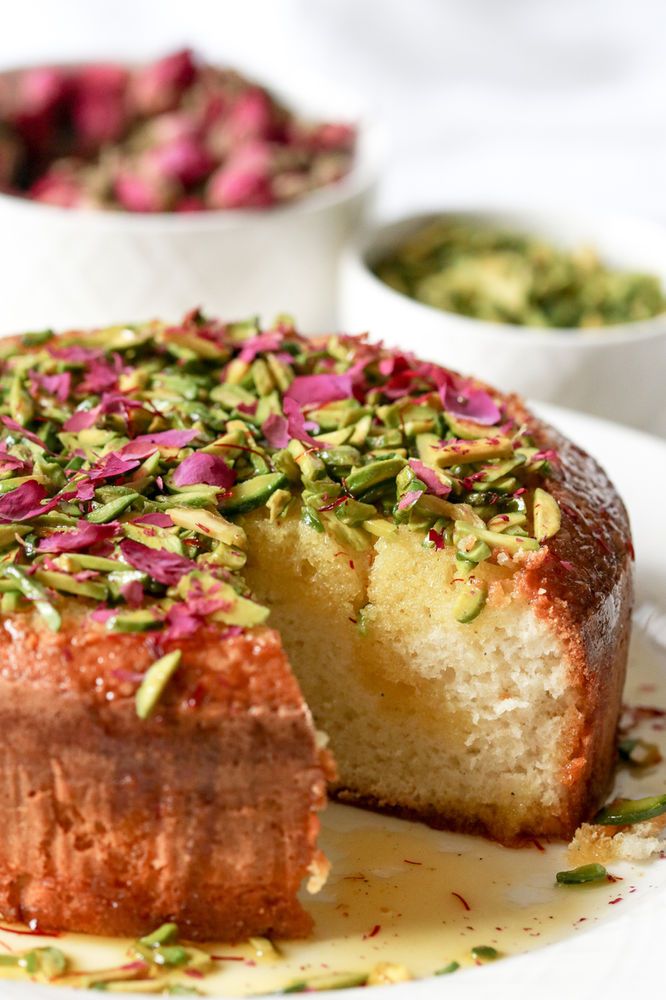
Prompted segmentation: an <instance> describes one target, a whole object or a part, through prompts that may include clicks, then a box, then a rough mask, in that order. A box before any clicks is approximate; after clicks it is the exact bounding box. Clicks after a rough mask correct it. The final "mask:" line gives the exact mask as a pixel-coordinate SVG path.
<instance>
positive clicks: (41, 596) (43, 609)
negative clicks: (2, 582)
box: [0, 565, 62, 632]
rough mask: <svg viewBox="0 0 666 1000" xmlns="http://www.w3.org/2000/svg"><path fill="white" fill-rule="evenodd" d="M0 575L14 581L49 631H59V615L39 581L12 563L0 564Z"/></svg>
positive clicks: (60, 622)
mask: <svg viewBox="0 0 666 1000" xmlns="http://www.w3.org/2000/svg"><path fill="white" fill-rule="evenodd" d="M0 576H6V577H9V578H10V579H11V580H12V581H13V582H14V583H16V586H17V587H18V589H19V590H20V591H21V593H22V594H23V596H24V597H26V598H27V599H28V600H29V601H32V602H33V603H34V605H35V609H36V611H37V612H38V613H39V614H40V615H41V616H42V618H43V619H44V621H45V622H46V624H47V625H48V627H49V628H50V629H51V631H52V632H58V631H59V629H60V625H61V624H62V621H61V618H60V615H59V614H58V612H57V611H56V609H55V608H54V606H53V604H52V603H51V602H50V601H49V599H48V596H47V594H46V591H45V590H44V588H43V587H42V586H41V585H40V584H39V583H37V582H35V581H34V580H32V579H31V578H30V577H28V576H26V575H25V573H24V572H23V570H21V569H20V568H19V567H18V566H13V565H4V566H0Z"/></svg>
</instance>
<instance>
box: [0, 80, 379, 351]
mask: <svg viewBox="0 0 666 1000" xmlns="http://www.w3.org/2000/svg"><path fill="white" fill-rule="evenodd" d="M269 86H270V84H269ZM271 89H275V88H271ZM279 95H280V97H281V98H282V99H284V101H285V102H286V103H287V105H288V106H289V107H293V108H296V109H297V110H299V111H300V112H302V113H303V114H305V115H307V116H311V117H314V118H320V119H327V118H329V119H332V120H336V119H338V120H346V121H351V122H354V123H355V124H356V125H357V127H358V133H359V134H358V146H357V152H356V157H355V162H354V166H353V167H352V170H351V171H350V173H349V174H348V175H347V176H346V177H345V178H343V179H342V180H341V181H339V182H337V183H335V184H332V185H329V186H327V187H324V188H321V189H320V190H318V191H315V192H313V193H312V194H310V195H307V196H306V197H304V198H302V199H300V200H299V201H295V202H293V203H292V204H290V205H288V206H285V207H281V208H275V209H270V210H266V211H261V210H258V211H247V210H245V211H208V212H193V213H183V214H180V213H179V214H176V213H158V214H154V215H152V214H151V215H140V214H133V213H130V212H105V211H94V210H81V209H64V208H57V207H53V206H50V205H41V204H38V203H35V202H31V201H29V200H27V199H22V198H17V197H11V196H8V195H2V194H0V275H1V279H0V288H1V289H2V295H1V296H0V334H6V333H14V332H17V331H21V330H34V329H42V328H44V327H53V328H58V329H61V328H67V327H77V326H95V325H99V324H104V325H106V324H109V323H115V322H120V323H122V322H129V321H132V320H140V319H147V318H151V317H154V316H161V317H165V318H168V319H171V320H176V319H178V318H179V317H180V316H182V315H183V314H184V313H185V312H186V311H187V310H189V309H192V308H193V307H194V306H202V307H203V308H204V309H205V310H206V311H209V312H211V313H215V314H217V315H219V316H221V317H224V318H229V319H236V318H242V317H244V316H248V315H254V314H259V315H261V316H262V317H263V319H264V320H271V319H273V317H274V316H275V315H277V314H278V313H281V312H289V313H292V314H293V315H294V316H295V317H296V319H297V320H298V323H299V325H300V326H301V328H302V329H313V330H317V329H325V328H327V327H330V324H331V323H332V320H333V317H334V315H335V285H336V272H337V266H338V260H339V254H340V250H341V248H342V246H343V245H344V243H345V241H346V240H347V239H348V237H349V236H350V235H351V234H352V233H353V232H354V231H355V230H356V229H357V228H358V226H359V225H360V224H361V223H362V221H363V218H364V215H365V213H366V211H367V209H368V207H369V204H370V199H371V196H372V194H373V192H374V188H375V185H376V181H377V177H378V173H379V163H380V159H381V145H382V143H381V140H380V137H379V135H378V131H377V128H376V127H375V126H374V125H372V124H370V123H369V122H368V121H367V119H366V118H365V117H364V116H363V114H362V113H360V109H359V107H358V106H355V105H354V102H353V101H352V100H350V99H349V98H348V97H347V96H346V95H342V94H340V93H334V94H331V92H330V89H329V88H324V87H322V86H321V85H320V84H319V83H316V82H315V83H313V82H312V81H308V83H307V84H306V85H303V84H300V85H299V86H298V88H297V89H295V90H292V91H289V90H286V89H284V88H282V89H280V90H279ZM303 95H307V100H304V97H303Z"/></svg>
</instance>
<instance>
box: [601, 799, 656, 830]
mask: <svg viewBox="0 0 666 1000" xmlns="http://www.w3.org/2000/svg"><path fill="white" fill-rule="evenodd" d="M662 813H666V795H657V796H654V797H652V798H646V799H618V800H617V801H616V802H612V803H611V804H610V805H609V806H606V807H605V808H604V809H602V810H601V812H599V813H597V815H596V816H595V817H594V820H593V822H594V823H598V824H600V825H601V826H630V825H631V824H633V823H642V822H643V821H644V820H647V819H654V818H655V816H661V815H662Z"/></svg>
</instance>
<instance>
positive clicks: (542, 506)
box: [532, 486, 562, 542]
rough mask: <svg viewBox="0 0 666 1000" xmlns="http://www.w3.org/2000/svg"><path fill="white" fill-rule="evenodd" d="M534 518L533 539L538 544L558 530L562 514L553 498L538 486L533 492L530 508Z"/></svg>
mask: <svg viewBox="0 0 666 1000" xmlns="http://www.w3.org/2000/svg"><path fill="white" fill-rule="evenodd" d="M532 513H533V518H534V537H535V538H536V539H537V540H538V541H539V542H545V541H546V539H548V538H552V537H553V535H556V534H557V532H558V531H559V530H560V525H561V523H562V513H561V511H560V507H559V504H558V502H557V500H556V499H555V497H554V496H552V495H551V494H550V493H548V492H547V491H546V490H544V489H541V487H540V486H537V488H536V489H535V491H534V504H533V508H532Z"/></svg>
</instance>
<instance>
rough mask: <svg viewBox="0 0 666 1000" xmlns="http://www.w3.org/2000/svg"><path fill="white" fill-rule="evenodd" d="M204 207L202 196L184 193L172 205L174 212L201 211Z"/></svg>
mask: <svg viewBox="0 0 666 1000" xmlns="http://www.w3.org/2000/svg"><path fill="white" fill-rule="evenodd" d="M205 208H206V202H205V201H204V200H203V198H199V196H198V195H195V194H186V195H185V196H184V197H183V198H181V199H180V200H179V201H177V202H176V204H175V205H174V207H173V210H174V212H203V211H204V210H205Z"/></svg>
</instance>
